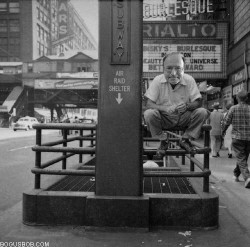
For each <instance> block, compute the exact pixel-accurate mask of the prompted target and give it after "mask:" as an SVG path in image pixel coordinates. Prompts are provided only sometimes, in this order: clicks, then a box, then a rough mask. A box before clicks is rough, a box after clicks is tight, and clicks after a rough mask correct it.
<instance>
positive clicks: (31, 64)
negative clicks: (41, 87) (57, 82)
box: [28, 63, 33, 73]
mask: <svg viewBox="0 0 250 247" xmlns="http://www.w3.org/2000/svg"><path fill="white" fill-rule="evenodd" d="M32 72H33V63H28V73H32Z"/></svg>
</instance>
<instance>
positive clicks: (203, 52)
mask: <svg viewBox="0 0 250 247" xmlns="http://www.w3.org/2000/svg"><path fill="white" fill-rule="evenodd" d="M171 52H180V53H182V54H183V55H184V57H185V61H186V63H185V71H186V72H222V56H221V53H222V44H213V43H204V44H198V43H197V44H195V41H194V42H193V43H192V44H190V43H186V44H185V43H184V44H166V43H165V44H147V43H144V44H143V72H159V73H160V72H161V73H162V72H163V64H162V58H163V57H164V56H165V55H167V54H169V53H171Z"/></svg>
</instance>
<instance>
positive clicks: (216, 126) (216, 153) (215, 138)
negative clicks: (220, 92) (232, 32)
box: [209, 102, 223, 158]
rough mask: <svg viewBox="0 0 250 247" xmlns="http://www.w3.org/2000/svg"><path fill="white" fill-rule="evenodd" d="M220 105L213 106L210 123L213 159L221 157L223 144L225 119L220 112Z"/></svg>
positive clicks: (217, 103)
mask: <svg viewBox="0 0 250 247" xmlns="http://www.w3.org/2000/svg"><path fill="white" fill-rule="evenodd" d="M219 107H220V104H219V102H216V103H214V104H213V109H214V110H213V111H212V112H211V115H210V117H209V123H210V125H211V127H212V129H211V131H210V140H211V151H212V157H215V158H217V157H220V149H221V143H222V136H221V122H222V119H223V113H222V112H221V111H219Z"/></svg>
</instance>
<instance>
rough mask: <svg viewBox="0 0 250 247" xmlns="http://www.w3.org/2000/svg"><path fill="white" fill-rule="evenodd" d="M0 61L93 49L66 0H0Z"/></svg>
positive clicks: (83, 28) (89, 39)
mask: <svg viewBox="0 0 250 247" xmlns="http://www.w3.org/2000/svg"><path fill="white" fill-rule="evenodd" d="M0 13H1V15H0V62H4V61H5V62H13V61H15V62H28V61H32V60H35V59H37V58H38V57H41V56H43V55H56V54H58V53H60V52H65V51H69V50H97V43H96V41H95V39H94V38H93V36H92V34H91V32H90V31H89V29H88V28H87V26H86V24H85V23H84V21H83V20H82V18H81V17H80V16H79V14H78V13H77V12H76V10H75V9H74V7H73V5H72V4H71V2H70V0H1V2H0Z"/></svg>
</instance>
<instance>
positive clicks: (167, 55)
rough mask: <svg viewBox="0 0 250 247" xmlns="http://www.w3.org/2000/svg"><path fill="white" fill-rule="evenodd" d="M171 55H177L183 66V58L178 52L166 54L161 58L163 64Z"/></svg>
mask: <svg viewBox="0 0 250 247" xmlns="http://www.w3.org/2000/svg"><path fill="white" fill-rule="evenodd" d="M172 55H179V56H180V57H181V58H182V60H183V62H184V64H185V58H184V56H183V54H182V53H180V52H171V53H169V54H166V55H165V56H164V57H163V58H162V61H163V64H164V62H165V60H166V59H167V58H168V57H170V56H172Z"/></svg>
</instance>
